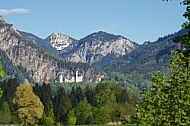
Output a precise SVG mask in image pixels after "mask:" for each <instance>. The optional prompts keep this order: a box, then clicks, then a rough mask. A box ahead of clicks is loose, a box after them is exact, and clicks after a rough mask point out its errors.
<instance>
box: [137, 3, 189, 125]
mask: <svg viewBox="0 0 190 126" xmlns="http://www.w3.org/2000/svg"><path fill="white" fill-rule="evenodd" d="M182 4H183V5H185V6H186V12H185V13H184V15H183V16H184V17H185V18H186V19H187V21H186V22H185V23H183V24H182V28H183V29H185V30H186V34H184V35H182V36H179V37H176V38H175V39H174V42H175V43H178V44H179V45H180V46H181V48H179V49H178V50H176V51H175V52H174V53H173V57H172V60H171V62H170V76H169V77H168V78H163V77H161V75H156V76H154V78H153V86H152V89H151V91H150V92H145V93H144V97H143V100H142V103H141V105H140V106H139V107H138V109H137V110H138V112H137V121H138V123H139V124H141V125H161V126H164V125H167V126H168V125H169V126H170V125H171V126H181V125H185V126H188V125H190V113H189V112H190V108H189V106H190V93H189V91H190V0H184V1H183V2H182Z"/></svg>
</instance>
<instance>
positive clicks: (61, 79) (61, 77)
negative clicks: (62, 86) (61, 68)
mask: <svg viewBox="0 0 190 126" xmlns="http://www.w3.org/2000/svg"><path fill="white" fill-rule="evenodd" d="M59 82H60V83H63V75H62V74H60V76H59Z"/></svg>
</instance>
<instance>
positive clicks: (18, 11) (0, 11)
mask: <svg viewBox="0 0 190 126" xmlns="http://www.w3.org/2000/svg"><path fill="white" fill-rule="evenodd" d="M29 12H30V10H28V9H25V8H15V9H11V10H7V9H0V15H7V14H25V13H29Z"/></svg>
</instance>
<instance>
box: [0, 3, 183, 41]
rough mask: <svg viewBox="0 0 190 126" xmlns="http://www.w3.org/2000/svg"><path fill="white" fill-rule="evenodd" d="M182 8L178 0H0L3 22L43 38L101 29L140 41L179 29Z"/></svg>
mask: <svg viewBox="0 0 190 126" xmlns="http://www.w3.org/2000/svg"><path fill="white" fill-rule="evenodd" d="M184 12H185V6H183V5H180V0H173V1H172V2H163V1H162V0H0V15H2V16H3V18H4V20H5V21H6V22H8V23H10V24H14V25H15V27H16V28H17V29H18V30H21V31H25V32H29V33H32V34H34V35H36V36H38V37H41V38H43V39H44V38H46V37H48V36H49V35H50V34H52V33H53V32H60V33H63V34H65V35H69V36H70V37H72V38H75V39H81V38H83V37H85V36H87V35H89V34H91V33H94V32H98V31H105V32H108V33H111V34H115V35H122V36H124V37H126V38H128V39H130V40H132V41H134V42H136V43H139V44H141V43H143V42H145V41H155V40H157V39H158V38H159V37H163V36H165V35H168V34H171V33H174V32H177V31H178V30H180V29H181V24H182V23H183V22H184V21H185V19H184V18H183V16H182V14H183V13H184Z"/></svg>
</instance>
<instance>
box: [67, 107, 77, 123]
mask: <svg viewBox="0 0 190 126" xmlns="http://www.w3.org/2000/svg"><path fill="white" fill-rule="evenodd" d="M75 123H76V117H75V113H74V111H73V110H69V112H68V114H67V125H75Z"/></svg>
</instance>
